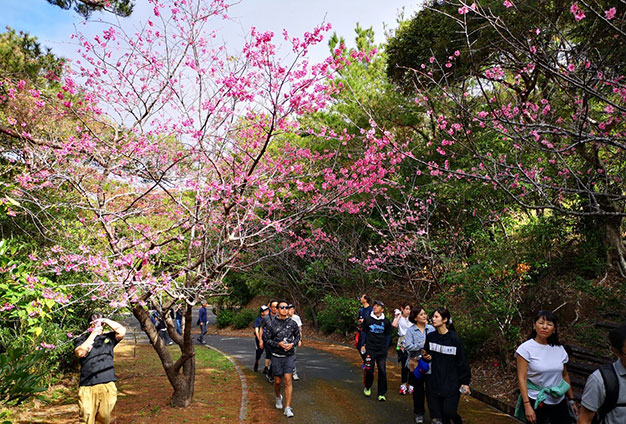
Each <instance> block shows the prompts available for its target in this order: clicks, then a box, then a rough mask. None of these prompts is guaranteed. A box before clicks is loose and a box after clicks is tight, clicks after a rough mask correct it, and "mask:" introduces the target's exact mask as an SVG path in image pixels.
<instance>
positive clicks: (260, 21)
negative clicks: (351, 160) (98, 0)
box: [0, 0, 423, 60]
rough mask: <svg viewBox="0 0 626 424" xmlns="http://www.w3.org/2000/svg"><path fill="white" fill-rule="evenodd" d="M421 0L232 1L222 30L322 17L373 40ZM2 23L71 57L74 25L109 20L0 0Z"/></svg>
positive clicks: (343, 31)
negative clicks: (370, 34)
mask: <svg viewBox="0 0 626 424" xmlns="http://www.w3.org/2000/svg"><path fill="white" fill-rule="evenodd" d="M422 2H423V1H422V0H413V1H410V0H385V1H381V0H315V1H310V0H242V1H240V2H239V3H238V4H235V5H234V6H232V8H231V9H230V11H229V15H230V16H231V18H233V19H234V22H233V23H231V24H229V25H230V26H229V27H225V28H223V29H222V31H221V35H222V37H223V39H224V41H225V42H226V43H227V44H229V45H231V46H234V47H236V46H239V45H241V44H243V40H244V36H245V34H247V33H248V32H249V28H250V27H252V26H255V27H256V28H257V29H258V30H263V31H266V30H271V31H273V32H274V33H275V34H276V35H277V37H276V38H277V39H281V40H282V37H279V35H280V34H281V33H282V30H283V29H287V31H288V32H289V33H290V34H293V35H296V34H302V33H304V32H305V31H309V30H311V29H312V28H313V27H314V26H316V25H319V24H321V23H322V22H330V23H331V24H332V26H333V30H332V31H336V32H337V34H338V35H340V36H343V37H344V38H345V39H346V41H347V43H348V45H349V46H350V45H352V44H353V40H354V28H355V26H356V23H357V22H358V23H360V25H361V27H365V28H368V27H370V26H371V27H373V28H374V31H375V33H376V41H377V42H381V41H383V40H384V30H383V24H386V25H387V27H388V28H395V26H396V19H397V16H398V14H399V13H401V12H402V10H404V16H405V17H407V18H408V17H411V16H412V15H413V13H414V12H415V11H416V9H417V7H418V6H419V4H421V3H422ZM135 4H136V5H135V11H134V13H133V15H131V17H130V18H124V20H123V21H122V22H123V23H124V24H125V25H134V23H135V22H137V21H138V20H141V19H142V18H143V17H145V16H147V14H148V13H149V10H150V9H151V8H150V7H149V6H148V4H147V1H146V0H136V2H135ZM0 5H1V10H2V18H0V23H2V24H3V27H5V26H10V27H12V28H14V29H16V30H21V31H26V32H28V33H30V34H31V35H34V36H36V37H37V38H38V39H39V41H40V42H41V44H43V45H44V46H46V47H50V48H51V49H52V51H53V53H55V54H58V55H61V56H64V57H68V58H70V59H71V58H73V57H74V56H75V54H74V52H75V50H76V48H75V47H74V45H73V44H72V43H71V42H70V38H69V37H70V35H71V34H72V33H73V32H74V31H75V27H79V28H80V29H81V32H84V33H93V34H96V33H97V32H99V31H98V29H99V28H102V27H101V26H100V27H99V24H98V23H97V22H95V21H96V20H98V19H112V17H111V16H110V15H107V14H101V13H97V14H94V15H93V16H92V18H91V21H93V22H87V23H86V24H85V23H84V22H83V19H82V18H81V17H80V16H78V15H77V14H76V13H75V12H73V11H71V10H69V11H67V10H62V9H60V8H58V7H55V6H52V5H50V4H49V3H48V2H47V1H45V0H0ZM327 55H328V49H327V47H326V43H323V44H322V45H321V46H319V47H317V48H316V49H314V50H312V51H311V56H312V57H311V58H312V59H317V60H321V59H323V58H324V57H326V56H327Z"/></svg>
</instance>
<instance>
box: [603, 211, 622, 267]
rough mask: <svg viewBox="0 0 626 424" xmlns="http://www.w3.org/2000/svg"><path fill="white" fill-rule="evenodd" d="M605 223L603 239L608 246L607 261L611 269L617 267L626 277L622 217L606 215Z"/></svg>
mask: <svg viewBox="0 0 626 424" xmlns="http://www.w3.org/2000/svg"><path fill="white" fill-rule="evenodd" d="M602 224H603V229H602V230H603V231H602V235H603V241H604V244H605V246H606V248H607V261H608V264H609V267H610V268H611V269H616V270H617V271H619V273H620V274H621V275H622V277H624V278H626V246H624V237H623V234H622V217H621V216H612V217H605V218H604V219H603V220H602Z"/></svg>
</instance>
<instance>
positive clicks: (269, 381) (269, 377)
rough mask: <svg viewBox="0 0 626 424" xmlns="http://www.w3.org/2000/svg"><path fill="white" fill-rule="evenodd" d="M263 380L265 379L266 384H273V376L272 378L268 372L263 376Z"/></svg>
mask: <svg viewBox="0 0 626 424" xmlns="http://www.w3.org/2000/svg"><path fill="white" fill-rule="evenodd" d="M265 378H267V382H268V383H273V382H274V376H272V373H271V372H269V371H268V373H267V374H265Z"/></svg>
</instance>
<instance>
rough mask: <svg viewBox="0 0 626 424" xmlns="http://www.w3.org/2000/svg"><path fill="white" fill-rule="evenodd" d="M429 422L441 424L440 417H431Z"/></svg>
mask: <svg viewBox="0 0 626 424" xmlns="http://www.w3.org/2000/svg"><path fill="white" fill-rule="evenodd" d="M430 424H443V421H441V418H433V419H432V421H431V422H430Z"/></svg>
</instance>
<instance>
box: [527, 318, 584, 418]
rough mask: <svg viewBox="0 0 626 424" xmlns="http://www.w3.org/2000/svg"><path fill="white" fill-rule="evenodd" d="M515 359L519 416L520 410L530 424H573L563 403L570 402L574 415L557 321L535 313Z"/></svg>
mask: <svg viewBox="0 0 626 424" xmlns="http://www.w3.org/2000/svg"><path fill="white" fill-rule="evenodd" d="M515 356H516V358H517V379H518V381H519V388H520V400H519V401H518V410H519V411H520V412H521V410H522V408H523V411H524V415H525V416H526V421H527V422H529V423H531V424H535V423H537V424H544V423H550V424H571V423H573V422H575V419H573V418H572V417H571V416H570V414H569V412H568V406H567V402H568V401H569V402H571V403H572V406H573V408H574V411H575V412H577V408H576V405H575V403H574V400H573V399H574V393H573V392H572V388H571V387H569V386H571V383H570V378H569V374H568V373H567V367H566V366H565V364H566V363H567V362H568V361H569V357H568V355H567V352H565V349H564V348H563V346H561V344H560V343H559V337H558V331H557V320H556V317H555V316H554V315H553V314H552V312H550V311H543V310H542V311H539V313H538V314H537V316H536V317H535V321H534V324H533V329H532V331H531V333H530V337H529V339H528V340H526V341H525V342H524V343H522V344H521V345H520V346H519V347H518V348H517V351H516V352H515ZM564 382H565V383H567V384H565V383H564ZM544 395H545V399H544ZM538 399H539V401H538V402H537V400H538ZM518 417H519V415H518Z"/></svg>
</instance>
